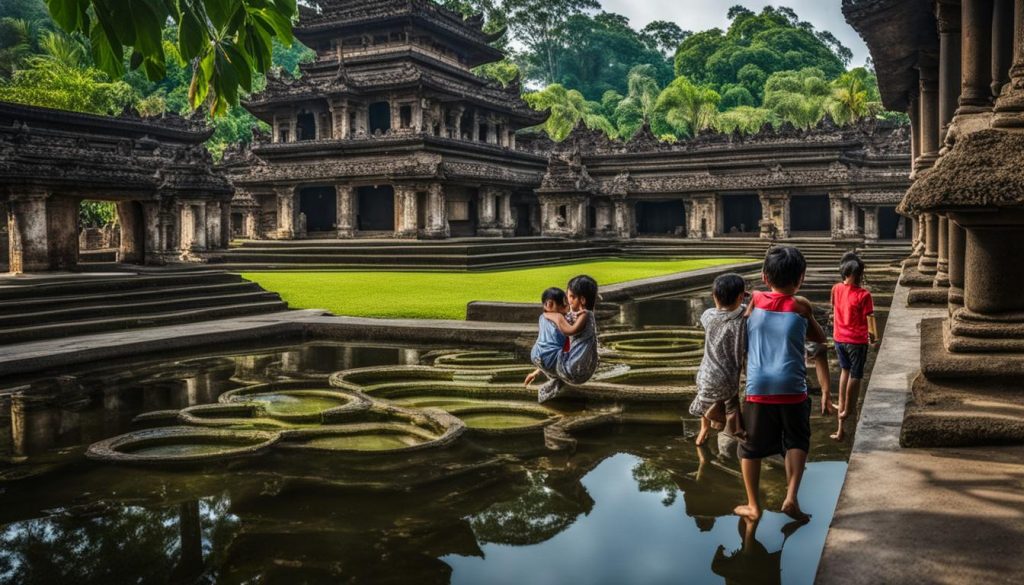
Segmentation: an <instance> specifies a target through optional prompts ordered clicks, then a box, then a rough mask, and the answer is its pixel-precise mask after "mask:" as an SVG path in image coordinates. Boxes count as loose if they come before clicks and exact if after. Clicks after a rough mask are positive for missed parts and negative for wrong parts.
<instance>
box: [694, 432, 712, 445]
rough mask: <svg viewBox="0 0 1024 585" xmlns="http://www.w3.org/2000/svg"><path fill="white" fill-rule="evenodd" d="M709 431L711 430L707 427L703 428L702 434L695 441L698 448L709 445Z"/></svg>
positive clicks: (698, 434)
mask: <svg viewBox="0 0 1024 585" xmlns="http://www.w3.org/2000/svg"><path fill="white" fill-rule="evenodd" d="M708 430H709V429H708V428H707V427H704V428H701V430H700V432H699V433H697V438H696V439H694V440H693V444H694V445H697V446H698V447H700V446H702V445H703V444H704V443H707V442H708Z"/></svg>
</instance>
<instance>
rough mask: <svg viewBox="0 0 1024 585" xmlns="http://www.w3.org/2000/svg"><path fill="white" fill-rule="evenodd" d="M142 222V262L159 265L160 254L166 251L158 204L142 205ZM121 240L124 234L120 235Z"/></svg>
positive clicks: (155, 202)
mask: <svg viewBox="0 0 1024 585" xmlns="http://www.w3.org/2000/svg"><path fill="white" fill-rule="evenodd" d="M142 221H143V225H144V235H143V239H144V241H145V244H144V247H145V250H144V252H143V258H142V261H143V262H144V263H145V264H159V263H161V258H160V256H161V254H163V253H164V251H166V249H167V248H166V245H167V244H166V241H165V240H164V229H163V225H162V218H161V216H160V203H159V202H157V201H146V202H145V203H143V204H142ZM121 238H122V239H123V238H124V234H122V235H121Z"/></svg>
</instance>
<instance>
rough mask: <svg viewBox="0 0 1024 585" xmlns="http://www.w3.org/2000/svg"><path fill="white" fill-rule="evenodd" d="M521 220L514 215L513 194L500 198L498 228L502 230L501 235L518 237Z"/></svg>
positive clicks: (506, 194)
mask: <svg viewBox="0 0 1024 585" xmlns="http://www.w3.org/2000/svg"><path fill="white" fill-rule="evenodd" d="M518 223H519V218H517V217H516V215H515V214H514V213H512V193H507V192H506V193H505V194H504V195H502V196H501V197H499V198H498V226H499V227H500V228H501V235H502V236H503V237H506V238H511V237H512V236H514V235H516V225H517V224H518Z"/></svg>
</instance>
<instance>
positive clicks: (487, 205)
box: [476, 185, 501, 236]
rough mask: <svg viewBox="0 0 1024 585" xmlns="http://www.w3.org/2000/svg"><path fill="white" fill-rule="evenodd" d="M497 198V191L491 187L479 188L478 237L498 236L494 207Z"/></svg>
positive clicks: (499, 232)
mask: <svg viewBox="0 0 1024 585" xmlns="http://www.w3.org/2000/svg"><path fill="white" fill-rule="evenodd" d="M498 196H499V193H498V189H496V188H495V187H491V186H487V185H485V186H483V187H481V188H480V191H479V195H478V201H477V203H478V205H477V227H476V233H477V235H478V236H500V235H501V230H500V229H498V225H497V218H496V211H497V209H496V205H497V198H498Z"/></svg>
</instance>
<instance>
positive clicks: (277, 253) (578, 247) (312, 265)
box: [223, 237, 910, 271]
mask: <svg viewBox="0 0 1024 585" xmlns="http://www.w3.org/2000/svg"><path fill="white" fill-rule="evenodd" d="M783 243H785V244H788V245H794V246H797V247H799V248H800V249H801V251H803V252H804V255H805V256H806V257H807V260H808V263H809V264H810V265H811V266H812V267H816V266H821V267H823V268H824V267H826V266H827V267H829V268H834V267H835V266H836V265H838V262H839V258H840V257H841V256H842V255H843V253H844V252H847V251H850V250H854V249H858V251H861V252H862V253H863V254H864V255H865V259H866V260H870V261H871V263H877V262H890V261H895V260H898V259H901V258H903V257H905V256H906V255H907V254H908V253H909V250H910V248H909V242H907V243H903V242H883V243H879V244H870V245H868V246H865V245H864V244H863V243H862V242H858V241H856V240H849V241H833V240H829V239H825V238H791V239H788V240H785V241H784V242H783ZM767 249H768V242H767V241H766V240H762V239H760V238H715V239H709V240H689V239H684V238H636V239H633V240H628V241H609V240H589V241H578V240H565V239H558V238H535V237H534V238H514V239H501V238H463V239H451V240H441V241H417V240H388V239H365V240H359V239H356V240H244V241H239V242H235V243H234V244H233V245H232V247H231V249H230V250H229V251H228V252H227V253H226V254H225V256H224V264H223V267H224V268H227V269H230V270H236V271H252V270H375V271H376V270H418V271H426V270H441V271H450V270H488V269H497V268H514V267H522V266H539V265H545V264H551V263H559V262H570V261H576V260H590V259H600V258H611V257H624V258H708V257H723V256H728V257H737V258H751V259H759V258H762V257H763V256H764V253H765V251H766V250H767Z"/></svg>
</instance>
